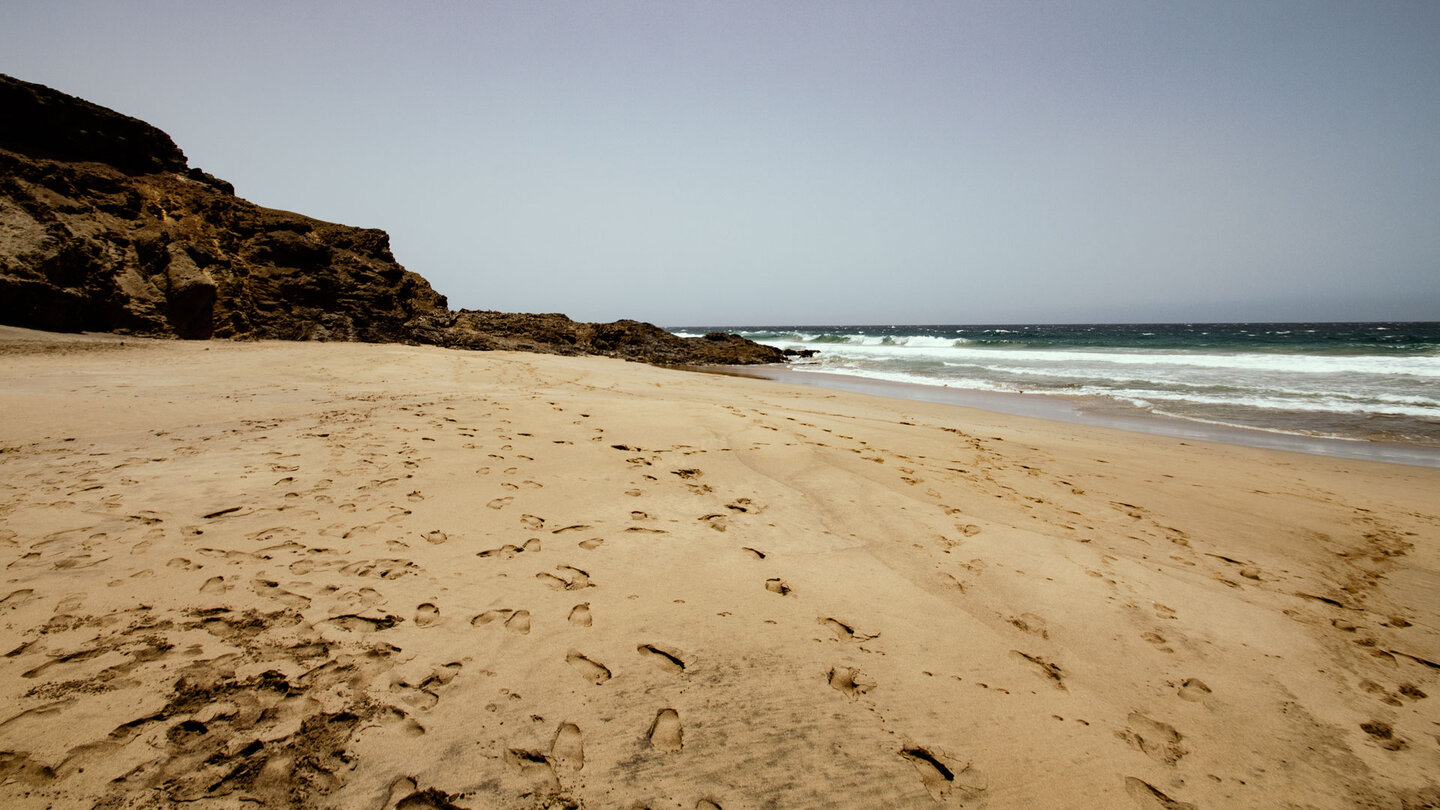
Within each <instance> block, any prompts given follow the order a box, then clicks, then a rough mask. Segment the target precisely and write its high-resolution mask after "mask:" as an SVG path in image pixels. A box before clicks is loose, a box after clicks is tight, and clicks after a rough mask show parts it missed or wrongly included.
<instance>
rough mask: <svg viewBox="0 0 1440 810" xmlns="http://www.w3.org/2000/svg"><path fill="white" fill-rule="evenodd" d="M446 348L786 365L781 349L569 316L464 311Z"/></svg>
mask: <svg viewBox="0 0 1440 810" xmlns="http://www.w3.org/2000/svg"><path fill="white" fill-rule="evenodd" d="M442 342H443V343H444V345H447V346H454V347H456V348H465V349H512V350H518V351H542V352H550V353H554V354H601V355H605V356H607V357H619V358H622V359H625V360H639V361H643V362H647V363H659V364H663V365H683V364H693V365H749V364H756V363H783V362H785V355H784V353H783V352H781V351H780V350H779V349H775V348H772V347H770V346H762V345H760V344H758V343H755V342H753V341H749V340H746V339H745V338H742V337H740V336H739V335H725V334H720V333H718V332H716V333H711V334H708V335H705V336H704V337H698V338H682V337H678V336H676V335H674V334H671V333H670V332H667V331H665V330H664V329H661V328H660V327H658V326H655V325H654V324H649V323H644V322H641V321H631V320H623V321H614V322H613V323H580V322H576V321H572V320H570V319H569V318H567V317H565V316H564V315H558V314H548V315H531V314H523V313H513V312H477V311H474V310H461V311H459V312H458V313H456V314H455V317H454V321H453V325H452V326H451V328H450V329H449V330H447V332H446V336H445V339H444V340H443V341H442Z"/></svg>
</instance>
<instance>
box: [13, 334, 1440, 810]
mask: <svg viewBox="0 0 1440 810" xmlns="http://www.w3.org/2000/svg"><path fill="white" fill-rule="evenodd" d="M1437 510H1440V470H1434V469H1424V468H1415V467H1403V466H1397V465H1384V464H1375V463H1366V462H1358V461H1345V460H1336V459H1328V458H1321V457H1311V456H1302V455H1295V454H1286V453H1279V452H1273V451H1263V450H1254V449H1246V448H1241V447H1231V446H1221V445H1204V444H1199V443H1194V442H1186V441H1182V440H1177V439H1166V438H1157V437H1153V436H1142V435H1137V434H1128V433H1122V432H1116V431H1109V430H1104V429H1099V428H1085V427H1078V426H1075V425H1067V424H1060V423H1053V422H1044V421H1033V420H1026V419H1023V418H1020V417H1012V416H1001V415H996V414H991V413H985V412H981V411H972V410H965V409H961V408H956V407H951V406H944V405H931V404H925V403H916V402H907V401H899V400H887V399H880V398H872V397H865V396H860V395H851V394H841V393H834V392H830V391H826V390H823V389H816V388H796V387H788V386H785V385H781V384H777V383H772V382H767V381H762V380H749V379H737V378H731V377H722V376H716V375H706V374H697V373H693V372H684V371H674V370H663V369H657V368H652V367H648V366H644V365H637V364H629V363H624V362H620V361H613V360H605V359H595V358H562V357H550V356H539V355H530V354H511V353H466V352H455V351H447V350H443V349H435V348H416V347H406V346H394V345H390V346H375V345H356V344H283V343H250V344H238V343H224V342H209V343H177V342H156V341H144V340H133V339H125V340H123V341H122V340H121V339H119V338H114V337H105V336H96V337H77V336H69V337H65V336H51V335H44V334H41V333H34V332H25V331H22V330H15V329H4V330H0V576H3V582H0V653H3V658H0V806H4V807H34V808H40V807H52V806H53V807H91V806H95V805H97V804H98V805H100V806H103V807H135V808H139V807H155V806H161V807H169V806H181V805H182V804H183V806H186V807H195V808H239V807H255V806H257V805H258V806H268V807H290V806H298V807H336V808H373V809H374V810H380V808H395V807H400V808H406V810H416V809H417V808H446V807H464V808H530V807H587V808H638V807H648V808H652V809H653V810H661V808H666V809H667V810H668V809H670V808H685V809H686V810H689V809H690V808H716V807H719V808H725V810H741V809H742V808H822V807H842V808H882V807H883V808H911V807H916V808H925V807H962V806H963V807H992V808H1031V807H1056V808H1086V807H1096V808H1186V807H1192V806H1193V807H1199V808H1221V807H1326V808H1329V807H1335V808H1339V807H1354V806H1364V807H1385V808H1401V807H1422V806H1436V802H1440V790H1437V787H1436V785H1437V782H1440V736H1437V735H1440V709H1437V707H1440V632H1437V631H1440V573H1437V570H1440V516H1437Z"/></svg>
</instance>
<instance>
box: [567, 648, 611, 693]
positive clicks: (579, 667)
mask: <svg viewBox="0 0 1440 810" xmlns="http://www.w3.org/2000/svg"><path fill="white" fill-rule="evenodd" d="M565 662H566V663H568V664H569V665H570V666H572V667H574V668H575V671H576V672H579V673H580V675H581V676H583V677H584V678H585V680H587V681H589V682H591V683H593V684H595V685H596V686H599V685H600V684H602V683H605V682H606V681H608V680H610V668H609V667H607V666H605V665H604V664H602V663H600V662H598V661H592V660H591V659H589V658H586V657H585V656H583V655H581V654H580V653H579V652H577V651H575V650H571V651H570V652H568V653H566V654H565Z"/></svg>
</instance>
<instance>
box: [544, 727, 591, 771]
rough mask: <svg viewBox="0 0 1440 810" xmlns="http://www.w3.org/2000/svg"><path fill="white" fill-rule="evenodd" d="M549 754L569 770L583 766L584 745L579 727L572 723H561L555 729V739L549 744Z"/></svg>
mask: <svg viewBox="0 0 1440 810" xmlns="http://www.w3.org/2000/svg"><path fill="white" fill-rule="evenodd" d="M550 756H552V757H554V759H555V761H556V762H558V763H560V764H561V765H564V766H565V767H567V768H570V769H571V770H575V771H578V770H580V769H582V768H584V767H585V746H584V743H583V741H582V739H581V735H580V727H579V726H577V725H575V724H574V723H561V724H560V728H558V729H556V730H555V741H554V742H552V743H551V744H550Z"/></svg>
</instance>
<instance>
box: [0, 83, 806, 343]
mask: <svg viewBox="0 0 1440 810" xmlns="http://www.w3.org/2000/svg"><path fill="white" fill-rule="evenodd" d="M0 323H5V324H9V325H13V326H24V327H30V328H36V329H46V330H51V331H71V332H76V331H92V332H117V333H122V334H136V335H147V336H157V337H179V338H192V339H205V338H236V339H286V340H358V341H371V342H405V343H424V344H434V345H440V346H449V347H453V348H464V349H517V350H523V351H540V352H552V353H560V354H602V355H608V356H612V357H621V358H625V359H629V360H641V361H646V362H652V363H665V364H685V363H773V362H783V360H784V357H783V355H782V354H781V353H780V351H779V350H776V349H772V348H770V347H766V346H760V345H758V344H755V343H752V342H750V341H747V340H744V339H743V338H740V337H737V336H733V335H708V336H706V337H704V338H681V337H678V336H676V335H673V334H670V333H669V332H666V331H664V330H663V329H660V328H658V327H656V326H652V325H650V324H645V323H640V322H638V321H617V322H615V323H608V324H593V323H577V322H575V321H571V320H570V319H569V318H566V317H565V316H563V315H528V314H513V313H499V312H472V311H460V312H452V311H451V310H450V309H449V307H448V305H447V302H446V299H445V296H443V295H440V294H439V293H437V292H436V291H435V290H433V289H431V287H430V284H429V282H427V281H426V280H425V279H424V278H422V277H421V276H419V275H417V274H415V273H412V272H409V271H407V270H406V269H405V268H404V267H402V266H401V265H400V264H399V263H398V262H396V260H395V257H394V256H393V255H391V253H390V239H389V236H388V235H387V234H386V233H385V232H384V231H380V230H375V229H370V228H354V227H349V226H345V225H336V224H334V223H329V222H323V221H320V220H317V219H312V218H310V217H306V216H302V215H300V214H294V213H290V212H288V211H278V210H274V209H269V208H262V207H260V206H258V205H254V204H253V203H250V202H247V201H245V200H243V199H240V198H238V197H236V196H235V195H234V190H233V188H232V187H231V186H230V184H228V183H226V182H224V181H222V180H219V179H217V178H215V177H213V176H211V175H209V174H207V173H205V172H203V171H201V170H199V169H195V168H191V167H190V166H189V164H188V161H187V160H186V158H185V154H184V153H183V152H182V151H181V150H180V149H179V147H177V146H176V145H175V143H174V141H172V140H171V139H170V136H168V135H166V134H165V133H164V132H161V131H160V130H159V129H156V128H155V127H153V126H151V125H149V124H147V123H145V122H143V121H139V120H136V119H134V118H130V117H128V116H124V115H121V114H119V113H116V112H114V111H111V110H108V109H105V108H104V107H100V106H98V105H95V104H91V103H90V102H87V101H83V100H81V99H77V98H74V97H72V96H68V95H65V94H64V93H60V92H57V91H55V90H51V89H50V88H47V87H43V86H41V85H37V84H31V83H29V82H23V81H20V80H17V79H13V78H10V77H8V76H3V75H0Z"/></svg>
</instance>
